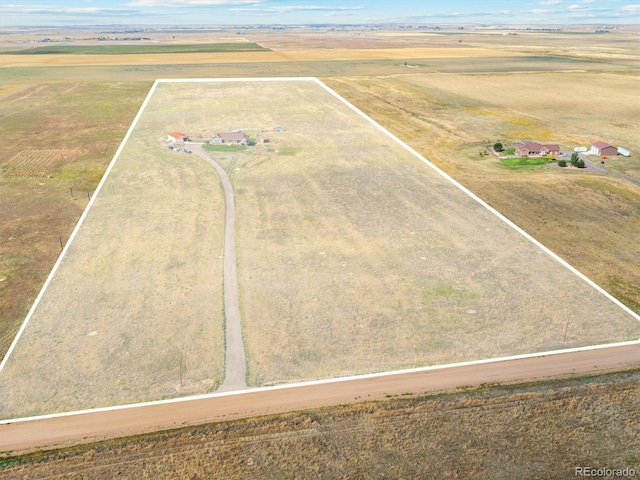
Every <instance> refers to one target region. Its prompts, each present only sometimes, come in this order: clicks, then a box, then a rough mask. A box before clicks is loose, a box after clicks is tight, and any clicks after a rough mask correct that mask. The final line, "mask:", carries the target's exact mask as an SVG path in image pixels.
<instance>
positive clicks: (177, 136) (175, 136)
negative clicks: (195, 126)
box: [167, 132, 189, 142]
mask: <svg viewBox="0 0 640 480" xmlns="http://www.w3.org/2000/svg"><path fill="white" fill-rule="evenodd" d="M167 140H168V141H170V142H188V141H189V137H187V136H186V135H185V134H184V133H180V132H171V133H170V134H169V135H167Z"/></svg>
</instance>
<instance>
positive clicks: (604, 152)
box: [591, 142, 618, 157]
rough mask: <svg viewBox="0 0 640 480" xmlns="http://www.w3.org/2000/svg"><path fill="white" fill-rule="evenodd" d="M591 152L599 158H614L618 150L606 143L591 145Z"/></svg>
mask: <svg viewBox="0 0 640 480" xmlns="http://www.w3.org/2000/svg"><path fill="white" fill-rule="evenodd" d="M591 151H592V152H593V154H594V155H599V156H601V157H605V156H607V157H615V156H616V155H617V154H618V149H617V148H616V147H612V146H611V145H609V144H608V143H604V142H595V143H592V144H591Z"/></svg>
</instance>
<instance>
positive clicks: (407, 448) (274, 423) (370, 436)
mask: <svg viewBox="0 0 640 480" xmlns="http://www.w3.org/2000/svg"><path fill="white" fill-rule="evenodd" d="M639 398H640V374H639V373H638V372H637V371H636V372H629V373H624V374H616V375H608V376H603V377H595V378H584V379H576V380H565V381H562V382H546V383H542V384H536V385H518V386H508V387H493V388H490V389H480V390H478V391H469V392H458V393H455V394H449V395H440V396H431V397H424V398H412V397H407V396H404V397H396V398H390V399H388V400H385V401H379V402H366V401H365V402H361V403H356V404H353V405H343V406H339V407H332V408H322V409H314V410H307V411H301V412H291V413H287V414H282V415H273V416H261V417H254V418H251V419H246V420H240V421H234V422H220V423H215V424H210V425H202V426H198V427H189V428H185V429H179V430H173V431H166V432H157V433H153V434H148V435H139V436H136V437H131V438H122V439H116V440H110V441H105V442H99V443H94V444H89V445H81V446H77V447H73V448H67V449H62V450H52V451H48V452H37V453H34V454H31V455H26V456H22V457H18V456H8V455H7V456H5V458H2V456H0V472H1V474H2V478H5V479H7V480H9V479H23V478H46V477H59V478H92V479H96V480H102V479H105V480H110V479H112V478H117V477H119V476H121V477H123V478H166V477H167V476H169V477H173V478H175V477H179V478H229V479H244V478H252V479H268V480H270V479H273V478H304V479H326V478H496V479H501V478H505V479H510V478H522V479H539V478H572V477H574V476H575V467H576V466H582V465H584V466H587V465H611V467H609V468H624V467H628V468H631V469H634V470H635V471H636V472H637V471H638V470H640V455H639V453H638V452H639V451H640V449H639V448H638V447H640V433H639V432H640V419H639V417H638V415H637V412H638V407H639V404H638V399H639ZM594 468H595V467H594Z"/></svg>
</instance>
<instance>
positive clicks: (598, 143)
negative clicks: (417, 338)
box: [591, 142, 611, 148]
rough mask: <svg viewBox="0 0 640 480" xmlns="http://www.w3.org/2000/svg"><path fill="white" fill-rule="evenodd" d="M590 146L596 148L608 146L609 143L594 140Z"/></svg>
mask: <svg viewBox="0 0 640 480" xmlns="http://www.w3.org/2000/svg"><path fill="white" fill-rule="evenodd" d="M591 146H593V147H598V148H607V147H610V146H611V145H609V144H608V143H604V142H594V143H592V144H591Z"/></svg>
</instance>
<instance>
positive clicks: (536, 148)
mask: <svg viewBox="0 0 640 480" xmlns="http://www.w3.org/2000/svg"><path fill="white" fill-rule="evenodd" d="M543 148H544V145H541V144H539V143H533V142H529V143H523V144H521V145H518V149H526V150H533V151H536V152H537V151H540V150H542V149H543Z"/></svg>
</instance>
